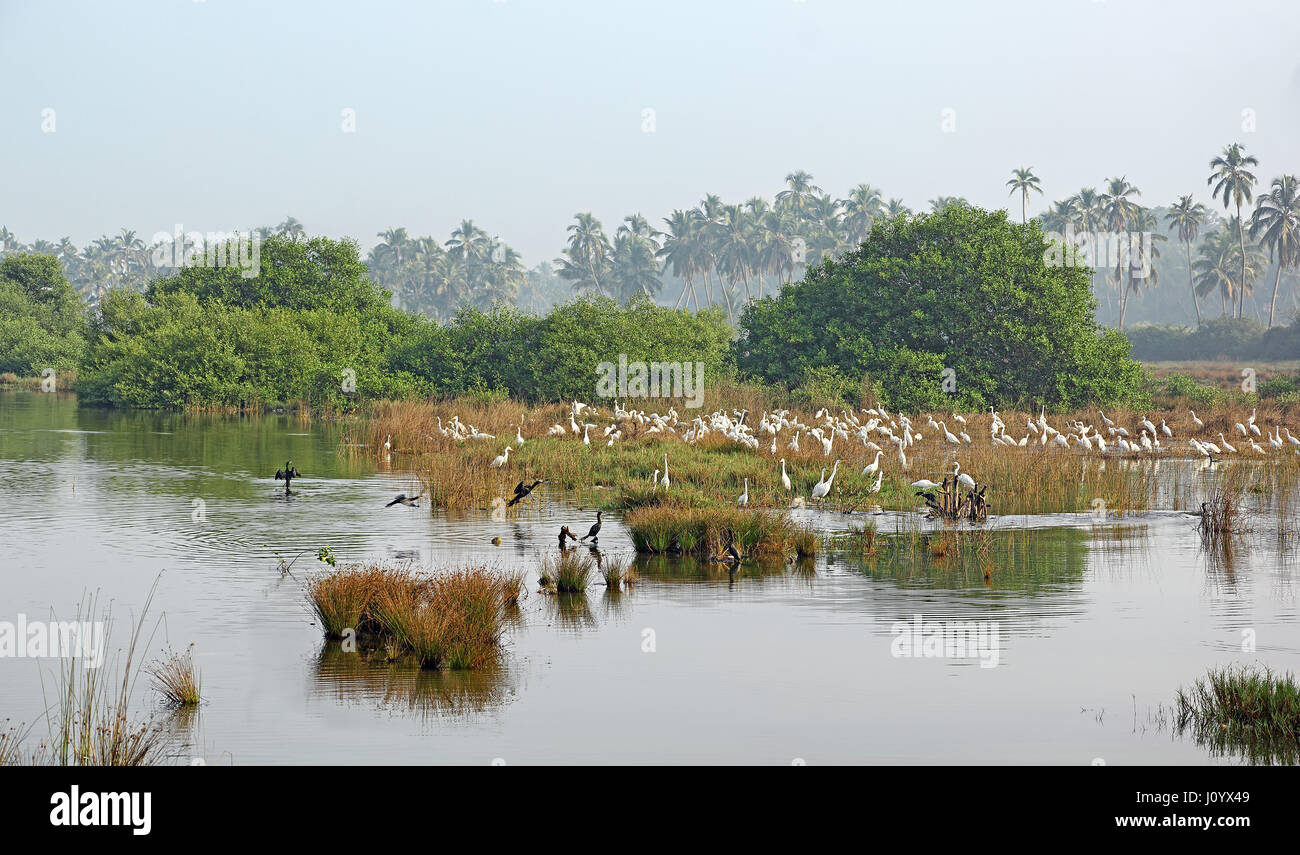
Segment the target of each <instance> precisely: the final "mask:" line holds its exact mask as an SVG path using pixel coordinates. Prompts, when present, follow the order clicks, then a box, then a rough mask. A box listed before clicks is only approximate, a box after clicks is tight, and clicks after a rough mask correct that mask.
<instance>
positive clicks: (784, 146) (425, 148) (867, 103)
mask: <svg viewBox="0 0 1300 855" xmlns="http://www.w3.org/2000/svg"><path fill="white" fill-rule="evenodd" d="M1229 31H1239V32H1242V33H1245V34H1246V36H1245V40H1246V41H1247V43H1248V47H1247V48H1246V49H1245V50H1244V51H1242V52H1240V53H1236V52H1232V51H1230V50H1227V49H1225V47H1224V45H1225V42H1226V39H1225V38H1224V34H1225V33H1226V32H1229ZM1298 37H1300V4H1297V3H1294V2H1282V0H1272V2H1259V1H1258V0H1238V2H1234V3H1230V4H1225V3H1222V2H1216V3H1210V2H1200V0H1197V2H1168V3H1160V2H1140V0H1107V2H1094V0H1036V2H982V3H975V2H929V3H927V2H906V3H903V2H890V3H868V2H830V0H805V2H794V0H754V2H747V3H742V2H727V3H724V2H712V3H711V2H705V0H694V1H693V2H692V0H682V2H656V3H646V2H638V3H619V2H612V0H606V2H596V0H592V1H591V2H586V0H583V2H579V0H505V2H494V0H455V2H450V0H448V2H429V3H420V4H415V3H410V4H406V3H385V2H365V3H355V4H348V3H339V2H327V0H318V2H310V3H308V2H303V3H291V2H276V3H266V4H257V3H252V2H236V0H205V2H199V3H195V2H191V0H139V2H126V3H104V2H58V0H52V2H39V3H38V2H23V3H19V2H10V0H0V80H3V85H2V86H0V160H2V161H3V163H2V164H0V224H3V225H6V226H8V227H9V228H10V229H11V230H13V231H14V232H15V233H17V235H18V236H19V238H20V239H22V240H25V241H31V240H34V239H35V238H38V237H44V238H48V239H57V238H58V237H61V236H63V235H71V236H72V238H73V240H74V241H76V242H77V243H78V244H82V243H84V242H86V241H88V240H90V239H93V238H95V237H97V236H99V235H101V234H103V233H106V232H116V231H117V230H118V229H119V228H120V227H122V226H127V227H129V228H133V229H135V230H136V231H137V232H139V233H140V234H141V236H142V237H143V238H144V239H145V240H148V239H149V237H150V236H152V235H153V234H154V233H155V232H159V231H170V230H171V228H172V226H173V224H175V223H183V224H184V225H185V227H186V228H187V229H193V230H200V231H216V230H223V231H224V230H231V229H236V228H249V227H252V226H255V225H261V224H267V223H275V222H278V221H279V220H281V219H283V218H284V216H285V215H287V214H293V215H294V216H297V217H298V218H299V219H301V220H302V221H303V222H304V223H305V224H306V226H307V228H308V230H309V231H312V232H322V233H325V234H330V235H335V236H337V235H344V234H347V235H352V236H355V237H357V238H359V239H360V240H361V242H362V244H363V246H369V245H371V244H373V243H374V241H375V238H374V233H375V232H377V231H379V230H380V229H383V228H385V227H387V226H390V225H404V226H406V227H407V228H408V229H410V230H411V231H412V232H413V233H416V234H425V233H433V234H435V235H437V236H439V237H440V238H445V236H446V234H447V233H448V232H449V231H450V230H451V229H452V228H453V227H454V226H455V225H456V223H457V222H458V221H459V220H460V219H461V218H472V219H474V220H475V221H476V222H477V223H478V224H479V225H481V226H483V227H484V228H486V229H487V230H488V232H489V233H491V234H498V235H500V236H501V237H502V238H503V239H505V240H506V241H508V242H509V243H511V244H512V245H513V246H515V247H516V248H517V249H518V250H519V251H521V252H522V253H523V254H524V257H525V260H526V261H528V262H529V263H530V264H531V263H536V262H537V261H539V260H542V259H549V258H553V257H554V256H555V255H557V254H558V252H559V249H560V247H561V245H562V243H563V240H564V230H565V227H566V225H567V224H568V222H569V221H570V219H571V218H572V216H573V214H574V213H575V212H577V211H586V210H591V211H594V212H595V213H596V215H597V216H598V217H600V218H601V219H602V221H604V223H605V225H606V227H607V228H608V229H609V230H611V231H612V230H613V228H614V226H616V225H617V223H618V222H619V221H620V220H621V219H622V217H623V216H624V215H626V214H628V213H632V212H641V213H643V214H645V215H646V216H648V217H650V218H651V219H652V221H653V222H655V223H656V224H658V223H659V221H660V218H661V217H664V216H666V215H668V214H669V212H670V211H671V210H672V209H673V208H674V207H686V206H689V205H693V204H695V203H696V202H698V201H699V200H700V199H701V198H702V197H703V195H704V194H705V193H706V192H714V193H718V194H720V195H722V196H723V198H724V199H726V200H728V201H743V200H744V199H745V198H747V197H749V196H751V195H756V194H757V195H764V196H768V197H771V196H773V195H774V194H775V193H776V192H777V191H778V190H780V189H781V182H782V179H783V177H784V176H785V174H786V173H788V172H790V171H792V170H795V169H805V170H808V171H809V172H811V173H812V174H813V175H814V177H815V178H816V183H817V184H819V185H820V186H821V187H823V188H825V189H826V190H828V191H830V192H832V193H834V194H837V195H843V194H845V193H846V192H847V190H848V188H849V187H850V186H852V185H854V184H856V183H859V182H863V181H865V182H869V183H871V184H873V185H876V186H878V187H880V188H881V189H882V191H883V192H884V193H885V194H886V196H901V197H902V198H903V199H904V200H906V201H907V202H908V204H910V205H912V206H913V207H914V208H921V207H924V206H925V204H926V201H927V200H928V199H931V198H933V197H934V196H937V195H941V194H942V195H964V196H966V197H967V198H969V199H971V200H972V201H974V202H976V203H979V204H982V205H986V206H1008V205H1009V204H1010V203H1009V202H1008V199H1007V189H1006V187H1005V186H1004V182H1005V181H1006V179H1007V177H1008V175H1009V172H1010V170H1011V169H1012V168H1013V167H1016V166H1021V165H1027V166H1033V167H1034V169H1035V171H1036V172H1037V173H1038V174H1039V176H1040V177H1041V178H1042V180H1043V185H1044V188H1045V190H1046V192H1047V197H1046V199H1050V198H1060V197H1062V196H1064V195H1068V194H1069V193H1071V192H1073V191H1075V190H1077V189H1078V188H1079V187H1081V186H1083V185H1085V184H1087V185H1090V186H1092V185H1099V184H1101V183H1102V180H1103V179H1104V178H1105V177H1107V176H1110V175H1118V174H1124V175H1126V176H1127V177H1128V178H1129V180H1130V181H1133V182H1134V183H1136V184H1137V185H1138V186H1139V187H1140V188H1141V189H1142V190H1143V197H1142V201H1143V202H1145V203H1147V204H1157V203H1166V202H1168V201H1169V200H1171V199H1172V198H1173V197H1175V196H1177V195H1178V194H1180V193H1187V192H1194V193H1196V194H1197V195H1198V196H1199V197H1201V198H1202V199H1205V200H1206V201H1208V194H1207V192H1206V187H1205V174H1206V163H1207V161H1208V160H1209V159H1210V157H1211V156H1213V155H1214V154H1215V153H1217V152H1218V151H1219V150H1220V149H1221V148H1222V147H1223V146H1224V145H1225V144H1226V143H1228V142H1232V141H1238V140H1239V141H1242V142H1244V143H1246V145H1247V147H1248V149H1249V150H1250V151H1251V152H1252V153H1254V154H1255V155H1257V156H1258V157H1259V158H1260V160H1261V166H1260V168H1259V175H1260V178H1261V181H1262V182H1264V183H1267V181H1268V180H1269V179H1271V178H1272V177H1274V176H1275V175H1278V174H1281V173H1282V172H1291V173H1296V172H1300V51H1298V50H1297V45H1300V38H1298ZM47 107H49V108H53V109H54V110H55V122H56V125H55V132H54V133H44V132H43V131H42V110H43V109H45V108H47ZM647 107H648V108H652V109H654V110H655V120H656V129H655V132H654V133H643V131H642V110H643V109H645V108H647ZM344 108H352V109H354V110H355V111H356V132H355V133H350V134H349V133H343V132H342V130H341V128H340V121H341V119H340V112H341V111H342V110H343V109H344ZM945 108H952V109H953V110H955V111H956V132H955V133H943V132H942V131H941V127H940V120H941V111H942V110H944V109H945ZM1246 108H1251V109H1253V110H1255V111H1256V115H1257V130H1256V131H1255V132H1254V133H1243V131H1242V127H1241V125H1242V110H1243V109H1246ZM1041 204H1042V203H1041V202H1038V201H1036V202H1035V206H1036V207H1039V206H1041ZM1015 210H1016V212H1017V214H1018V203H1017V204H1016V205H1015Z"/></svg>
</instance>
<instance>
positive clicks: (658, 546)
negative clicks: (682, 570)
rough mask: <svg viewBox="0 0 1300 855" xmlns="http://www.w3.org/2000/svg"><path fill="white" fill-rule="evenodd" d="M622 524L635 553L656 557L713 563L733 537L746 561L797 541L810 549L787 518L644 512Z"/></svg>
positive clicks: (723, 511)
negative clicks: (685, 557) (690, 557)
mask: <svg viewBox="0 0 1300 855" xmlns="http://www.w3.org/2000/svg"><path fill="white" fill-rule="evenodd" d="M624 522H625V523H626V525H627V527H628V528H629V529H630V530H631V532H632V543H633V544H634V545H635V546H636V549H637V551H638V552H649V553H652V554H664V553H681V554H685V555H694V556H697V557H701V558H712V557H716V556H718V555H721V554H722V552H723V550H725V549H726V548H727V543H728V540H729V539H730V538H731V537H732V536H733V535H734V538H735V544H736V548H737V549H738V550H739V551H740V552H741V553H743V554H745V555H764V554H768V555H770V554H777V553H781V552H785V551H786V550H787V549H789V548H790V547H791V546H793V545H795V544H796V541H799V542H803V544H804V546H805V547H807V543H806V542H804V539H803V538H802V537H799V536H798V535H799V534H800V533H799V532H798V531H797V530H796V529H795V527H794V526H793V524H792V523H791V522H790V518H789V516H788V515H786V514H783V513H770V512H764V511H748V510H742V509H740V508H679V507H669V506H660V507H642V508H637V509H635V510H633V511H631V512H629V513H628V515H627V516H626V517H625V518H624ZM814 539H815V536H814ZM812 548H813V549H814V550H815V549H816V547H815V546H814V547H812Z"/></svg>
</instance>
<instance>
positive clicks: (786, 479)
mask: <svg viewBox="0 0 1300 855" xmlns="http://www.w3.org/2000/svg"><path fill="white" fill-rule="evenodd" d="M781 486H782V487H784V488H785V490H786V492H787V493H788V492H790V476H789V475H787V474H785V458H784V457H782V458H781Z"/></svg>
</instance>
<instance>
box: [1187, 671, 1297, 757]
mask: <svg viewBox="0 0 1300 855" xmlns="http://www.w3.org/2000/svg"><path fill="white" fill-rule="evenodd" d="M1174 711H1175V721H1176V723H1177V726H1178V729H1179V730H1184V729H1190V730H1191V731H1192V732H1193V734H1194V736H1195V737H1196V738H1197V740H1198V741H1201V742H1205V743H1208V744H1210V745H1212V746H1214V747H1216V748H1218V749H1220V750H1234V751H1237V752H1239V753H1241V754H1243V755H1245V756H1247V757H1248V758H1250V759H1252V760H1255V761H1263V762H1282V763H1295V762H1296V761H1297V760H1300V687H1298V686H1297V685H1296V681H1295V677H1294V676H1293V675H1291V674H1287V675H1285V676H1282V677H1279V676H1276V675H1274V674H1273V672H1271V671H1269V670H1268V669H1267V668H1254V667H1240V668H1233V667H1228V668H1218V669H1214V670H1211V671H1210V672H1209V674H1208V675H1206V677H1205V679H1203V680H1197V681H1196V683H1195V684H1193V685H1192V687H1191V688H1190V689H1187V690H1182V689H1180V690H1179V691H1178V699H1177V702H1176V703H1175V706H1174Z"/></svg>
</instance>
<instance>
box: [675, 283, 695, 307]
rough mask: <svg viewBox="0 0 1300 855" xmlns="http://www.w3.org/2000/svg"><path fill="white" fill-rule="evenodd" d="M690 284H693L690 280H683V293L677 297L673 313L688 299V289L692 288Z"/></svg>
mask: <svg viewBox="0 0 1300 855" xmlns="http://www.w3.org/2000/svg"><path fill="white" fill-rule="evenodd" d="M690 284H691V280H690V279H689V278H687V279H683V280H682V293H680V294H678V295H677V302H676V303H674V304H673V311H676V310H677V308H678V307H680V306H681V304H682V300H685V299H686V289H687V288H688V287H689V286H690Z"/></svg>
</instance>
